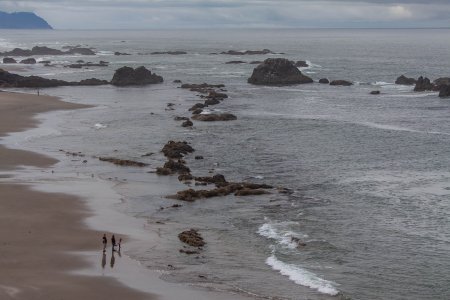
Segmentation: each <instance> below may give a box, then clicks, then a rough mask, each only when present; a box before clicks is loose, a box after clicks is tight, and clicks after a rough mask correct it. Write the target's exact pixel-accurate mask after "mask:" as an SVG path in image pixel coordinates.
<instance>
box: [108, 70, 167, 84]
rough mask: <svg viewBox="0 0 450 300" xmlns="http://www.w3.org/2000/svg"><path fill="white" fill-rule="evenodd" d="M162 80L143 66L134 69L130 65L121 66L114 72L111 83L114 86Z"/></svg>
mask: <svg viewBox="0 0 450 300" xmlns="http://www.w3.org/2000/svg"><path fill="white" fill-rule="evenodd" d="M161 82H163V78H162V77H161V76H158V75H156V74H152V72H151V71H150V70H147V69H146V68H145V67H139V68H136V69H133V68H130V67H122V68H120V69H118V70H116V72H115V73H114V77H113V79H112V80H111V84H112V85H115V86H130V85H148V84H156V83H161Z"/></svg>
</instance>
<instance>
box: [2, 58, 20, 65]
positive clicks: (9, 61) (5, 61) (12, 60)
mask: <svg viewBox="0 0 450 300" xmlns="http://www.w3.org/2000/svg"><path fill="white" fill-rule="evenodd" d="M3 63H4V64H15V63H17V61H16V60H15V59H14V58H12V57H5V58H3Z"/></svg>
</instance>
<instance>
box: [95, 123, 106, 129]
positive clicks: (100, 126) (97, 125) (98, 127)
mask: <svg viewBox="0 0 450 300" xmlns="http://www.w3.org/2000/svg"><path fill="white" fill-rule="evenodd" d="M94 127H95V129H103V128H107V127H108V126H106V125H103V124H101V123H96V124H95V125H94Z"/></svg>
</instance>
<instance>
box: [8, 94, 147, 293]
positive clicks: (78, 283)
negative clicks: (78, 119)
mask: <svg viewBox="0 0 450 300" xmlns="http://www.w3.org/2000/svg"><path fill="white" fill-rule="evenodd" d="M85 107H87V106H83V105H76V104H71V103H66V102H62V101H60V100H59V99H57V98H54V97H48V96H35V95H28V94H19V93H9V92H0V136H5V135H7V134H8V133H12V132H18V131H23V130H26V129H28V128H32V127H35V126H37V125H38V122H37V121H36V120H35V119H34V116H35V115H36V114H38V113H43V112H49V111H54V110H67V109H79V108H85ZM56 162H57V160H55V159H52V158H50V157H46V156H43V155H40V154H36V153H33V152H29V151H22V150H14V149H8V148H5V147H3V146H2V145H0V170H1V171H3V172H5V171H6V172H7V171H12V170H15V169H18V168H20V166H34V167H40V168H46V167H51V166H52V165H53V164H55V163H56ZM0 195H1V202H0V206H1V209H0V213H1V217H0V240H1V242H0V253H1V259H0V298H1V299H46V300H47V299H80V298H82V299H155V297H152V296H151V295H149V294H144V293H141V292H137V291H134V290H132V289H129V288H127V287H125V286H123V285H122V284H120V283H118V282H117V281H116V280H114V279H111V278H106V277H105V278H101V277H88V276H77V275H71V274H69V272H70V271H74V270H78V269H81V268H85V267H87V266H88V263H87V262H86V261H85V260H84V259H83V258H81V257H78V256H76V255H73V254H69V252H77V251H91V250H92V251H93V250H99V251H101V250H100V249H101V236H102V234H103V233H101V232H96V231H94V230H90V229H88V228H87V226H86V225H85V224H84V223H83V220H84V218H85V217H87V216H89V212H88V210H87V208H86V207H85V205H84V203H83V201H82V200H81V199H79V198H77V197H74V196H69V195H64V194H56V193H43V192H37V191H33V190H32V189H31V188H30V187H29V186H26V185H22V184H10V183H0Z"/></svg>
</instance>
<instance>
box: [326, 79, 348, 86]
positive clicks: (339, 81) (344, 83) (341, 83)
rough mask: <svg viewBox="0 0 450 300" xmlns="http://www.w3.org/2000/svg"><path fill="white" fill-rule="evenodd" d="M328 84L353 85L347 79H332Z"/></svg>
mask: <svg viewBox="0 0 450 300" xmlns="http://www.w3.org/2000/svg"><path fill="white" fill-rule="evenodd" d="M330 85H342V86H351V85H353V83H352V82H350V81H347V80H333V81H332V82H330Z"/></svg>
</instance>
